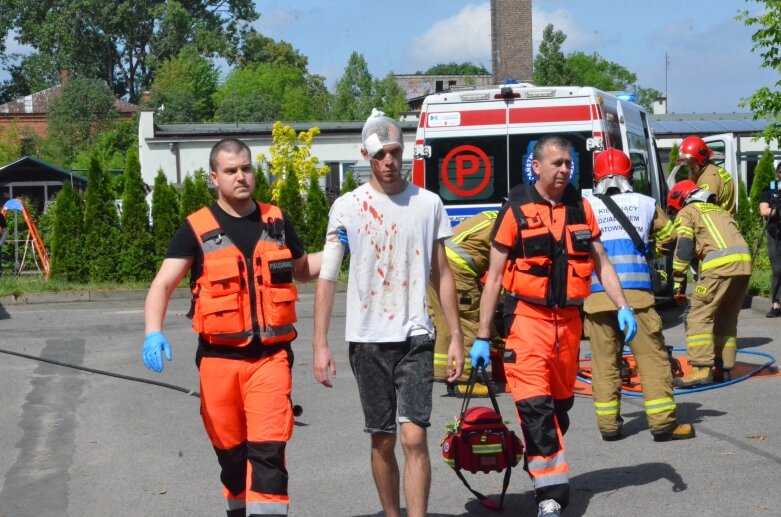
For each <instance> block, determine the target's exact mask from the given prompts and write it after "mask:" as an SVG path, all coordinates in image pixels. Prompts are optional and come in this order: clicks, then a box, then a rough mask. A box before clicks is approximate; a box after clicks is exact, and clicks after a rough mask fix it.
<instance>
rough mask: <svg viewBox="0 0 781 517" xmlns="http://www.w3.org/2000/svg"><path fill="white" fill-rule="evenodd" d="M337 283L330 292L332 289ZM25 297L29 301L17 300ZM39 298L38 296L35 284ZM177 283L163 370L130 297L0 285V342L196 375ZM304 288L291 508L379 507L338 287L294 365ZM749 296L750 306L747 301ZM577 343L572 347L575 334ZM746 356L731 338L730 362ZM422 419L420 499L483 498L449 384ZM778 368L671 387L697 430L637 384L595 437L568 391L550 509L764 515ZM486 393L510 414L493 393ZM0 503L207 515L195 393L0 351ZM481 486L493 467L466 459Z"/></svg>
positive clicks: (207, 458)
mask: <svg viewBox="0 0 781 517" xmlns="http://www.w3.org/2000/svg"><path fill="white" fill-rule="evenodd" d="M340 296H343V295H340ZM28 301H29V300H28ZM38 301H42V300H38ZM187 305H188V304H187V301H186V300H185V299H175V300H174V301H173V302H172V304H171V307H170V312H169V315H168V321H167V326H166V334H167V336H168V338H169V340H170V341H171V343H172V345H173V355H174V359H173V361H172V362H171V363H168V364H166V369H165V371H164V373H163V374H161V375H157V374H154V373H152V372H149V371H148V370H146V369H145V368H144V367H143V365H142V364H141V361H140V359H139V352H140V349H141V342H142V334H143V322H142V301H140V300H139V299H135V300H124V301H123V300H111V299H109V298H108V297H104V299H103V301H99V302H94V301H93V302H84V301H75V302H72V303H36V304H13V303H9V300H5V301H0V349H2V350H4V351H12V352H16V353H21V354H27V355H31V356H36V357H43V358H47V359H50V360H54V361H59V362H65V363H72V364H76V365H82V366H85V367H88V368H92V369H95V370H101V371H105V372H111V373H114V374H119V375H125V376H133V377H139V378H142V379H147V380H152V381H158V382H164V383H169V384H171V385H174V386H177V387H181V388H183V389H184V390H185V391H187V390H194V391H197V390H198V382H197V373H196V370H195V367H194V363H193V353H194V339H193V336H192V334H191V331H190V329H189V322H188V321H187V320H186V319H185V318H184V316H183V315H184V313H185V312H186V309H187ZM311 305H312V295H311V294H303V295H302V297H301V303H300V306H299V318H300V324H299V326H298V328H299V331H300V337H299V340H298V341H297V342H296V347H295V348H296V351H297V358H296V364H295V367H294V382H295V385H294V399H295V402H296V403H298V404H301V405H302V406H303V407H304V413H303V415H302V416H301V417H300V418H299V419H298V421H297V426H296V430H295V435H294V437H293V440H292V442H291V444H290V447H289V455H288V467H289V470H290V473H291V484H290V493H291V496H292V499H293V506H292V510H291V514H292V515H294V516H375V515H380V513H378V512H379V510H380V506H379V503H378V501H377V498H376V495H375V492H374V486H373V482H372V479H371V474H370V470H369V464H368V437H367V436H366V435H364V434H363V432H362V430H361V429H362V417H361V415H360V409H359V403H358V398H357V392H356V388H355V381H354V380H353V378H352V375H351V373H350V370H349V367H348V364H347V351H346V346H345V345H344V344H343V341H342V340H341V337H340V336H343V326H344V311H343V303H341V301H339V302H338V303H337V310H336V311H335V315H334V322H333V325H332V333H331V340H332V345H333V348H334V351H335V355H336V358H337V368H338V376H337V379H336V385H335V387H334V388H333V389H331V390H328V389H325V388H323V387H321V386H320V385H318V384H317V383H316V382H315V381H314V379H313V378H312V375H311V351H310V346H309V344H310V342H311V330H312V309H311ZM757 306H758V307H757ZM766 310H767V308H766V304H765V305H762V304H761V303H756V304H755V308H754V309H744V310H743V312H742V314H741V321H740V331H739V333H740V338H739V346H740V347H741V348H742V349H743V350H747V351H762V352H766V353H770V354H773V355H775V356H776V357H779V358H781V345H779V340H777V339H776V336H777V335H778V329H779V326H781V320H778V319H766V318H765V317H764V312H765V311H766ZM664 319H665V321H666V323H667V326H668V328H667V330H666V336H667V339H668V342H669V343H671V344H679V343H682V342H683V326H682V324H681V322H680V317H679V314H678V312H677V311H676V310H667V311H665V312H664ZM584 348H587V347H586V346H585V344H584ZM762 359H763V358H761V357H758V356H752V355H748V354H740V355H739V360H740V361H743V362H752V363H758V362H762ZM435 388H436V389H435V400H434V414H433V416H432V421H433V426H432V428H431V432H430V435H429V437H430V439H429V443H430V446H431V454H432V465H433V486H432V493H431V504H430V510H431V515H433V516H450V515H466V514H470V515H495V513H493V512H489V511H487V510H485V509H483V507H482V506H481V505H480V504H479V503H478V502H476V501H475V499H474V498H473V497H472V496H471V494H470V493H469V492H467V490H466V489H465V488H464V487H463V486H462V485H461V483H460V481H459V480H458V479H457V478H456V476H455V474H454V473H453V472H452V471H451V470H450V469H449V468H448V467H447V466H446V465H445V463H444V462H443V461H442V460H441V459H440V455H439V451H438V444H439V440H440V439H441V437H442V435H443V433H444V424H445V422H446V421H448V420H450V419H452V418H453V417H454V416H455V415H456V414H457V413H458V410H459V407H460V401H458V400H455V399H452V398H446V397H443V396H442V395H443V392H444V388H443V387H442V386H439V385H437V386H435ZM779 388H781V377H778V376H766V377H763V378H758V379H750V380H747V381H745V382H741V383H738V384H735V385H733V386H729V387H726V388H721V389H717V390H711V391H704V392H699V393H694V394H689V395H685V396H680V397H678V402H679V408H680V414H681V417H682V419H684V420H688V421H692V422H694V423H695V425H696V428H697V434H698V436H697V438H696V439H694V440H688V441H683V442H670V443H655V442H653V441H652V439H651V436H650V434H649V433H648V430H647V427H646V424H645V420H644V417H643V414H642V401H641V400H638V399H632V398H628V399H625V401H624V404H623V412H624V417H625V419H626V420H627V424H626V425H625V429H626V431H627V434H628V436H627V437H626V438H625V439H623V440H622V441H620V442H615V443H606V442H602V441H601V440H600V439H599V434H598V431H597V429H596V425H595V423H594V414H593V406H592V404H591V400H590V399H589V398H588V397H585V396H579V397H577V398H576V401H575V406H574V408H573V410H572V413H571V417H572V418H571V419H572V426H571V428H570V431H569V433H568V434H567V445H568V449H569V461H570V467H571V478H572V487H573V494H572V499H573V500H572V504H571V506H570V508H569V509H568V511H567V513H566V515H567V516H599V517H601V516H607V515H632V516H634V517H642V516H657V515H663V516H665V517H675V516H689V515H703V516H711V515H752V516H756V515H759V516H763V515H767V516H774V515H780V514H781V512H780V511H779V508H781V492H780V491H779V490H778V487H779V486H781V429H780V426H779V424H780V423H781V420H780V419H779V415H781V396H779V392H780V391H781V390H779ZM500 404H501V407H502V409H503V412H504V413H505V415H506V416H507V417H508V420H512V421H513V425H514V426H515V425H516V424H515V423H514V422H515V420H514V417H513V416H512V415H513V413H512V409H513V408H512V401H511V400H510V398H509V396H508V395H507V394H503V395H502V396H501V397H500ZM0 407H2V408H3V411H2V413H0V480H2V482H1V483H0V516H2V517H27V516H37V517H48V516H72V517H81V516H105V515H118V516H211V515H221V514H222V507H221V503H220V495H219V482H218V469H217V462H216V461H215V457H214V454H213V452H212V450H211V447H210V445H209V443H208V441H207V439H206V436H205V434H204V432H203V430H202V428H201V423H200V419H199V414H198V399H197V398H196V397H194V396H191V395H188V394H186V393H183V392H181V391H177V390H174V389H170V388H167V387H164V386H159V385H153V384H148V383H143V382H136V381H133V380H127V379H122V378H117V377H112V376H108V375H105V374H102V373H98V372H86V371H82V370H76V369H72V368H68V367H64V366H60V365H55V364H50V363H45V362H41V361H38V360H34V359H29V358H25V357H20V356H15V355H9V354H7V353H0ZM469 479H470V481H471V482H473V486H475V487H476V488H477V489H478V490H480V491H483V492H484V493H488V494H491V495H496V494H498V493H499V492H500V491H501V480H502V476H501V475H500V474H491V475H484V474H479V475H475V476H469ZM502 515H535V513H534V508H533V500H532V496H531V483H530V481H529V479H528V477H527V476H526V475H525V473H524V472H523V471H522V470H520V469H518V470H516V471H514V472H513V478H512V481H511V488H510V494H509V495H508V496H507V499H506V502H505V510H504V512H503V513H502Z"/></svg>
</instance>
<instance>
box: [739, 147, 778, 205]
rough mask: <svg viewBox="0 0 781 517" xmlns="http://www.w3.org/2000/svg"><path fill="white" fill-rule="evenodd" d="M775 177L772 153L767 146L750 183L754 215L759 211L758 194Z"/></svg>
mask: <svg viewBox="0 0 781 517" xmlns="http://www.w3.org/2000/svg"><path fill="white" fill-rule="evenodd" d="M775 179H776V168H775V167H774V166H773V153H772V152H770V149H769V148H766V149H765V152H764V153H762V157H761V158H760V159H759V162H758V163H757V166H756V168H755V169H754V180H753V181H752V183H751V194H750V197H751V210H752V211H753V212H754V214H755V215H756V214H758V213H759V196H760V194H762V191H763V190H765V189H766V188H768V187H769V186H770V182H771V181H775ZM738 183H742V182H738Z"/></svg>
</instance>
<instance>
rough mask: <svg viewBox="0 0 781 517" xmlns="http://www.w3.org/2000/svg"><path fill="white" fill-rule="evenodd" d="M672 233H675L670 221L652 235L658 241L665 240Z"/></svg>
mask: <svg viewBox="0 0 781 517" xmlns="http://www.w3.org/2000/svg"><path fill="white" fill-rule="evenodd" d="M674 231H675V226H674V225H673V223H672V221H667V224H665V225H664V226H663V227H662V229H661V230H659V231H658V232H656V233H655V234H654V238H656V239H658V240H662V239H666V238H667V237H669V236H670V235H672V233H673V232H674Z"/></svg>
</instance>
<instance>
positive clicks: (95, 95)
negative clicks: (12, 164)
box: [0, 0, 117, 163]
mask: <svg viewBox="0 0 781 517" xmlns="http://www.w3.org/2000/svg"><path fill="white" fill-rule="evenodd" d="M0 1H1V0H0ZM116 118H117V111H116V110H115V109H114V96H113V95H112V93H111V90H109V88H108V86H106V84H105V83H103V82H102V81H99V80H96V79H83V78H82V79H80V78H74V79H71V80H70V81H68V82H67V83H65V84H64V85H63V87H62V92H61V93H60V95H58V96H57V97H56V98H55V99H54V100H53V101H52V102H51V103H50V104H49V109H48V111H47V112H46V120H47V121H48V131H49V137H50V139H54V140H56V141H58V142H60V143H61V145H60V146H59V152H60V153H61V156H62V160H63V161H64V163H70V161H71V159H72V157H73V156H75V154H76V150H77V149H80V148H82V147H86V146H89V145H91V144H92V143H93V141H94V140H95V138H96V136H97V135H98V134H100V133H102V132H103V131H105V130H107V129H108V128H110V127H111V126H112V125H113V124H114V121H115V120H116ZM61 163H62V162H61Z"/></svg>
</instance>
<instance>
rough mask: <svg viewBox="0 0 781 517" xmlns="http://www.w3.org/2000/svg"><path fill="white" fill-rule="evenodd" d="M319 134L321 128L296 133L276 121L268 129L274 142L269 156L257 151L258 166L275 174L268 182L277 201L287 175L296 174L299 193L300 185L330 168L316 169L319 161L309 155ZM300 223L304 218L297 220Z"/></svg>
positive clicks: (315, 127)
mask: <svg viewBox="0 0 781 517" xmlns="http://www.w3.org/2000/svg"><path fill="white" fill-rule="evenodd" d="M319 134H320V128H318V127H317V126H312V127H311V128H309V129H308V130H306V131H301V132H300V133H298V135H296V131H295V130H294V129H293V128H292V127H290V126H286V125H284V124H282V123H281V122H275V123H274V127H273V128H272V130H271V136H272V140H273V143H272V144H271V147H269V156H266V155H265V154H262V153H261V154H260V155H259V156H258V161H259V163H260V165H262V166H264V167H265V168H266V172H267V173H270V174H273V175H274V176H276V178H277V179H276V180H275V181H274V183H273V184H272V185H271V191H272V199H274V200H280V202H281V196H282V194H281V192H282V190H283V185H284V184H285V181H286V178H287V176H289V175H294V176H297V178H296V181H295V183H296V185H298V190H299V192H298V193H299V196H300V195H301V194H303V191H302V190H301V188H302V187H301V186H302V185H306V181H307V180H308V178H309V177H310V176H311V175H312V173H316V174H317V175H318V176H324V175H326V174H328V172H329V171H330V169H329V168H328V167H327V166H324V167H321V168H319V169H318V164H319V163H320V160H318V159H317V157H316V156H312V142H313V141H314V139H315V137H316V136H317V135H319ZM298 221H299V223H300V222H301V221H303V219H302V218H300V219H298Z"/></svg>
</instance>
